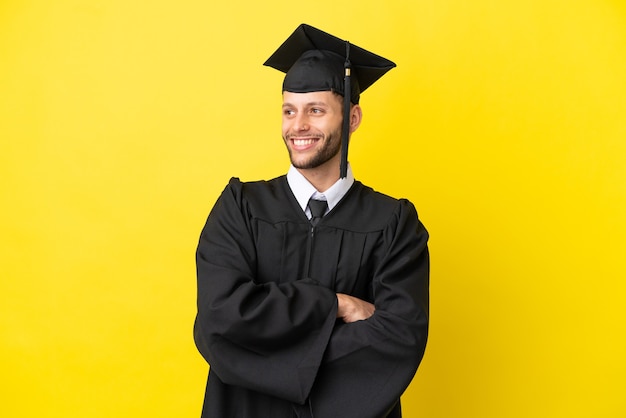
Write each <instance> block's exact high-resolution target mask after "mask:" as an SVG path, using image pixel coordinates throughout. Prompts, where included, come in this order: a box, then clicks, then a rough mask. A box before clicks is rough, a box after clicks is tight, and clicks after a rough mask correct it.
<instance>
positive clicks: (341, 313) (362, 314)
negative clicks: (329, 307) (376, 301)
mask: <svg viewBox="0 0 626 418" xmlns="http://www.w3.org/2000/svg"><path fill="white" fill-rule="evenodd" d="M337 302H338V306H339V307H338V309H337V318H341V319H342V320H343V322H345V323H350V322H355V321H361V320H363V319H367V318H369V317H370V316H372V315H373V314H374V311H375V310H376V309H375V308H374V305H372V304H371V303H369V302H366V301H364V300H362V299H359V298H355V297H354V296H350V295H346V294H344V293H337Z"/></svg>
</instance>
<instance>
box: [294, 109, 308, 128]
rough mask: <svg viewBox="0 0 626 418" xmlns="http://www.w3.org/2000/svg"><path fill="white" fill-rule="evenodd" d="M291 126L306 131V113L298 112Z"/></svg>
mask: <svg viewBox="0 0 626 418" xmlns="http://www.w3.org/2000/svg"><path fill="white" fill-rule="evenodd" d="M293 127H294V129H295V130H296V131H300V132H301V131H306V130H308V129H309V119H308V118H307V115H306V114H303V113H298V114H297V115H296V117H295V119H294V124H293Z"/></svg>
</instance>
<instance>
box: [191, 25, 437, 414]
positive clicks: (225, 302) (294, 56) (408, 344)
mask: <svg viewBox="0 0 626 418" xmlns="http://www.w3.org/2000/svg"><path fill="white" fill-rule="evenodd" d="M265 64H266V65H269V66H272V67H274V68H277V69H279V70H281V71H284V72H286V76H285V79H284V83H283V107H282V112H283V126H282V131H283V139H284V141H285V144H286V146H287V150H288V151H289V155H290V159H291V167H290V169H289V172H288V174H287V175H286V176H281V177H278V178H275V179H273V180H270V181H259V182H249V183H242V182H240V181H239V180H238V179H236V178H233V179H231V181H230V183H229V184H228V186H227V187H226V189H225V190H224V192H223V193H222V195H221V196H220V198H219V199H218V201H217V202H216V204H215V206H214V208H213V210H212V211H211V214H210V215H209V218H208V220H207V222H206V225H205V227H204V229H203V231H202V234H201V236H200V242H199V244H198V250H197V270H198V315H197V317H196V322H195V328H194V336H195V341H196V345H197V347H198V349H199V351H200V352H201V353H202V355H203V356H204V358H205V359H206V360H207V361H208V363H209V365H210V371H209V378H208V383H207V388H206V394H205V403H204V408H203V412H202V416H203V417H204V418H207V417H215V418H228V417H233V418H234V417H237V418H241V417H243V418H246V417H255V418H282V417H316V418H350V417H354V418H368V417H371V418H381V417H394V418H395V417H400V416H401V409H400V401H399V398H400V395H401V394H402V393H403V392H404V390H405V389H406V387H407V386H408V385H409V383H410V381H411V379H412V378H413V376H414V374H415V371H416V370H417V367H418V365H419V363H420V361H421V358H422V356H423V354H424V349H425V346H426V338H427V330H428V281H429V258H428V249H427V240H428V234H427V232H426V230H425V229H424V227H423V225H422V224H421V223H420V221H419V220H418V217H417V213H416V211H415V208H414V207H413V205H412V204H411V203H410V202H409V201H407V200H404V199H401V200H396V199H393V198H391V197H388V196H385V195H383V194H380V193H378V192H375V191H373V190H372V189H371V188H368V187H366V186H364V185H363V184H361V183H360V182H358V181H356V180H354V177H353V175H352V170H351V169H350V166H349V165H348V164H347V141H348V139H349V136H350V134H351V133H352V132H354V131H355V130H356V129H357V128H358V127H359V124H360V122H361V118H362V112H361V108H360V106H359V104H358V103H359V94H360V92H362V91H363V90H365V89H366V88H367V87H369V86H370V85H371V84H372V83H373V82H375V81H376V80H377V79H378V78H379V77H381V76H382V75H383V74H384V73H385V72H387V71H388V70H389V69H391V68H392V67H394V66H395V64H393V63H392V62H391V61H388V60H386V59H384V58H382V57H380V56H378V55H374V54H372V53H370V52H368V51H365V50H363V49H361V48H359V47H357V46H354V45H350V44H348V43H347V42H344V41H342V40H340V39H338V38H336V37H334V36H332V35H329V34H327V33H325V32H322V31H320V30H318V29H315V28H313V27H311V26H308V25H301V26H299V27H298V28H297V29H296V31H295V32H294V33H293V34H292V35H291V36H290V37H289V38H288V39H287V40H286V41H285V43H283V45H282V46H281V47H280V48H279V49H278V50H277V51H276V52H275V53H274V54H273V55H272V57H270V59H268V61H267V62H266V63H265Z"/></svg>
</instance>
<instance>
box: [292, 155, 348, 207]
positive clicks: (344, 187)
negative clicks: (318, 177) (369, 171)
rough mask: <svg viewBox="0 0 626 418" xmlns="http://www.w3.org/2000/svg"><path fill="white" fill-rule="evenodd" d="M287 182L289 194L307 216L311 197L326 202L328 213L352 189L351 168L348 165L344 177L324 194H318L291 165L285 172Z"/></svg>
mask: <svg viewBox="0 0 626 418" xmlns="http://www.w3.org/2000/svg"><path fill="white" fill-rule="evenodd" d="M287 182H288V183H289V187H290V188H291V192H292V193H293V195H294V196H295V198H296V200H297V201H298V204H299V205H300V207H301V208H302V210H303V211H304V212H305V213H307V214H308V210H307V206H308V204H309V199H310V198H311V197H314V198H316V199H319V200H326V202H328V211H329V212H330V211H331V210H333V208H334V207H335V206H336V205H337V203H339V201H340V200H341V199H342V198H343V197H344V196H345V195H346V193H348V190H350V187H352V184H353V183H354V175H353V174H352V167H350V165H349V164H348V172H347V175H346V177H345V178H343V179H339V180H337V181H336V182H335V184H333V185H332V186H330V188H329V189H328V190H326V191H325V192H324V193H320V192H318V191H317V190H316V189H315V187H313V185H312V184H311V183H309V181H308V180H307V179H306V178H305V177H304V176H303V175H302V174H301V173H300V172H299V171H298V170H297V169H296V168H295V167H294V166H293V165H291V166H290V167H289V171H288V172H287ZM323 198H325V199H323Z"/></svg>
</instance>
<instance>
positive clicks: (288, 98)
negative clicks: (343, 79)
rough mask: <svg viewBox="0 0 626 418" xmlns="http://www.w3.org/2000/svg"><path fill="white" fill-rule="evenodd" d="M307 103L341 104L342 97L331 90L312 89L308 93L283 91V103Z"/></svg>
mask: <svg viewBox="0 0 626 418" xmlns="http://www.w3.org/2000/svg"><path fill="white" fill-rule="evenodd" d="M309 103H317V104H325V105H327V106H332V107H334V106H341V104H342V103H343V98H342V97H341V96H340V95H338V94H337V93H333V92H332V91H312V92H309V93H293V92H290V91H284V92H283V104H284V105H285V104H290V105H306V104H309Z"/></svg>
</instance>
